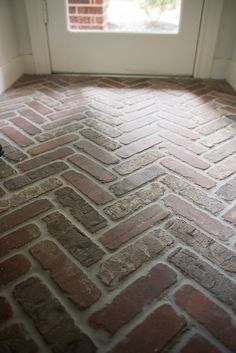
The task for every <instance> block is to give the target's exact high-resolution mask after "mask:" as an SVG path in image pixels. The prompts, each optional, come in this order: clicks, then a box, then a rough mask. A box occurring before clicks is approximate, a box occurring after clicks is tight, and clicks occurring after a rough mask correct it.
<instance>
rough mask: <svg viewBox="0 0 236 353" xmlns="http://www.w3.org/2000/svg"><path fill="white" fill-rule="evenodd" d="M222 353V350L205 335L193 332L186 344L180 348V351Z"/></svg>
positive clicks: (185, 352) (181, 352) (187, 352)
mask: <svg viewBox="0 0 236 353" xmlns="http://www.w3.org/2000/svg"><path fill="white" fill-rule="evenodd" d="M204 352H206V353H224V352H223V351H222V350H219V349H218V348H216V346H215V345H213V344H212V343H211V342H209V341H208V340H207V339H206V338H205V337H203V336H201V335H199V334H195V335H194V336H192V337H191V338H190V339H189V340H188V342H187V344H186V345H185V346H184V347H183V348H182V349H181V351H180V353H204Z"/></svg>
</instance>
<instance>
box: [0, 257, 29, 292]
mask: <svg viewBox="0 0 236 353" xmlns="http://www.w3.org/2000/svg"><path fill="white" fill-rule="evenodd" d="M30 267H31V263H30V262H29V260H28V259H26V257H24V256H23V255H20V254H17V255H14V256H12V257H10V258H9V259H7V260H5V261H3V262H1V263H0V285H1V286H2V285H6V284H8V283H9V282H12V281H14V280H16V279H18V278H19V277H20V276H22V275H24V274H25V273H26V272H28V271H29V269H30Z"/></svg>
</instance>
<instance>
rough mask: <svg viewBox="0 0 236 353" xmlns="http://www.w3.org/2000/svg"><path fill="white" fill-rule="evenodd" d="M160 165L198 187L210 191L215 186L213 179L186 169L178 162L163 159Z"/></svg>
mask: <svg viewBox="0 0 236 353" xmlns="http://www.w3.org/2000/svg"><path fill="white" fill-rule="evenodd" d="M161 164H162V165H163V166H164V167H166V168H168V169H170V170H172V171H173V172H175V173H177V174H179V175H181V176H183V177H185V178H187V179H189V180H191V181H192V182H194V183H195V184H197V185H200V186H201V187H203V188H206V189H211V188H212V187H213V186H215V185H216V182H215V181H214V180H213V179H210V178H209V177H207V176H205V175H203V174H201V173H200V172H198V171H196V170H194V169H192V168H190V167H188V166H187V165H186V164H183V163H182V162H179V161H177V160H175V159H173V158H165V159H163V160H162V161H161Z"/></svg>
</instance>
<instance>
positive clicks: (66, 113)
mask: <svg viewBox="0 0 236 353" xmlns="http://www.w3.org/2000/svg"><path fill="white" fill-rule="evenodd" d="M83 110H84V108H71V109H64V108H63V110H62V111H60V112H57V113H54V114H51V115H50V119H51V120H60V119H62V118H70V117H72V116H75V117H76V116H78V115H80V114H81V113H82V112H83Z"/></svg>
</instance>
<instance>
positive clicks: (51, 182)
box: [0, 178, 62, 214]
mask: <svg viewBox="0 0 236 353" xmlns="http://www.w3.org/2000/svg"><path fill="white" fill-rule="evenodd" d="M60 186H62V182H61V181H60V180H59V179H56V178H50V179H47V180H46V181H43V182H42V183H40V184H38V185H35V186H31V187H28V188H27V189H25V190H23V191H20V192H19V193H18V194H13V195H11V196H10V197H9V198H7V199H4V200H0V214H1V213H3V212H6V211H8V210H10V209H11V208H14V207H17V206H20V205H22V204H24V203H26V202H27V201H31V200H33V199H34V198H37V197H39V196H41V195H44V194H46V193H48V192H50V191H52V190H55V189H57V188H59V187H60Z"/></svg>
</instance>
